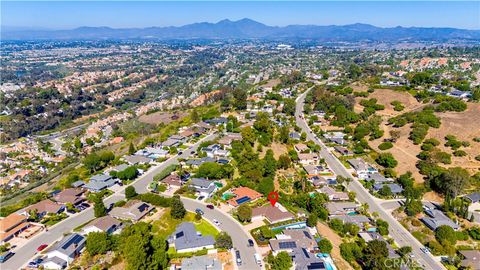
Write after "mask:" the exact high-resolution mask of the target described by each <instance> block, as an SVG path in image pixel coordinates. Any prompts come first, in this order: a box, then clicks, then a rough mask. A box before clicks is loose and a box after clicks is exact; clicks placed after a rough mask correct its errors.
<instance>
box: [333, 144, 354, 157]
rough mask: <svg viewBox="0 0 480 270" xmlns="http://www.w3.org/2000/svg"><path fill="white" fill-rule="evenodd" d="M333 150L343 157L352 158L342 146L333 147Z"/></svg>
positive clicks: (351, 153) (349, 152) (350, 153)
mask: <svg viewBox="0 0 480 270" xmlns="http://www.w3.org/2000/svg"><path fill="white" fill-rule="evenodd" d="M333 148H334V149H335V151H337V152H338V153H340V154H341V155H343V156H353V152H352V151H350V150H348V149H347V148H345V147H343V146H334V147H333Z"/></svg>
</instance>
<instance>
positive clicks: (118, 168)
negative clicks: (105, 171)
mask: <svg viewBox="0 0 480 270" xmlns="http://www.w3.org/2000/svg"><path fill="white" fill-rule="evenodd" d="M128 167H130V166H129V165H127V164H120V165H118V166H115V167H113V168H111V169H110V171H113V172H122V171H124V170H126V169H127V168H128Z"/></svg>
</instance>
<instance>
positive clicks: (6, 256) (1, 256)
mask: <svg viewBox="0 0 480 270" xmlns="http://www.w3.org/2000/svg"><path fill="white" fill-rule="evenodd" d="M12 256H13V252H11V251H5V252H4V253H2V254H0V263H4V262H6V261H7V260H8V259H9V258H10V257H12Z"/></svg>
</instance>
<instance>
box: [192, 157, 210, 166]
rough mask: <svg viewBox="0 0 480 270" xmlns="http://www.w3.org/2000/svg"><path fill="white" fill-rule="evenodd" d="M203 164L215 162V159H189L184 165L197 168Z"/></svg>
mask: <svg viewBox="0 0 480 270" xmlns="http://www.w3.org/2000/svg"><path fill="white" fill-rule="evenodd" d="M205 162H215V159H214V158H211V157H203V158H200V159H189V160H187V161H186V162H185V164H187V165H190V166H194V167H198V166H200V165H202V164H203V163H205Z"/></svg>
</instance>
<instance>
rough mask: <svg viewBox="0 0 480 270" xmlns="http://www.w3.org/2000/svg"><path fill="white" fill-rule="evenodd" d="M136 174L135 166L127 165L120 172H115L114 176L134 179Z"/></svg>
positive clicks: (122, 178)
mask: <svg viewBox="0 0 480 270" xmlns="http://www.w3.org/2000/svg"><path fill="white" fill-rule="evenodd" d="M137 175H138V171H137V168H136V167H135V166H129V167H128V168H126V169H125V170H123V171H121V172H117V175H116V177H117V178H119V179H120V180H132V179H135V178H136V177H137Z"/></svg>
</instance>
